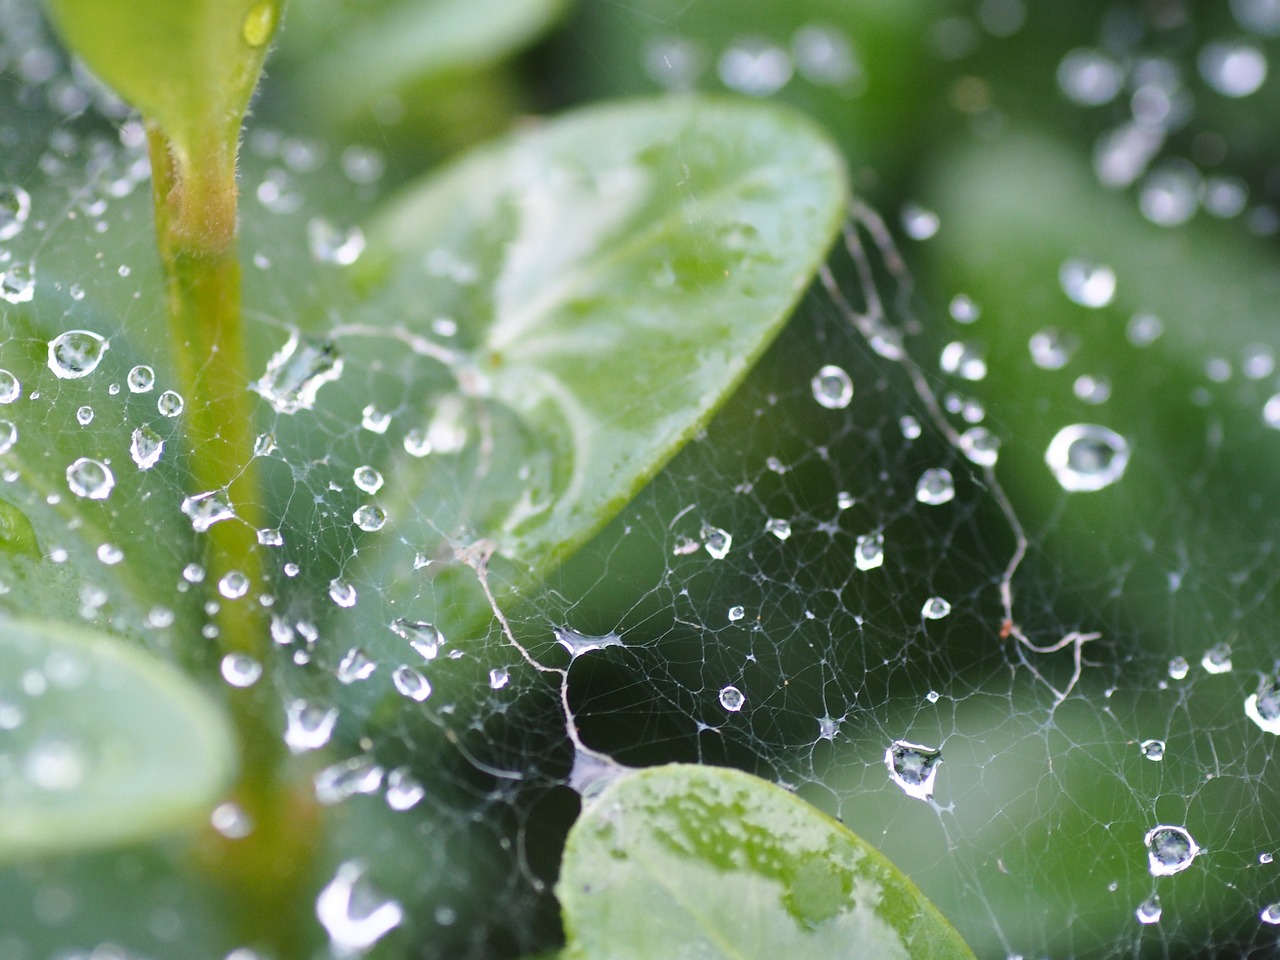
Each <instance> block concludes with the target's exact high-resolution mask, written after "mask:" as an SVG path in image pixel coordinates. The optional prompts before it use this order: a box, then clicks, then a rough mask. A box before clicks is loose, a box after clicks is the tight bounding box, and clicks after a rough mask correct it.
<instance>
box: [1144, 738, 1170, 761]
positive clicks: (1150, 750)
mask: <svg viewBox="0 0 1280 960" xmlns="http://www.w3.org/2000/svg"><path fill="white" fill-rule="evenodd" d="M1140 749H1141V750H1142V755H1143V756H1144V757H1146V758H1147V759H1148V760H1163V759H1164V741H1163V740H1143V741H1142V744H1141V747H1140Z"/></svg>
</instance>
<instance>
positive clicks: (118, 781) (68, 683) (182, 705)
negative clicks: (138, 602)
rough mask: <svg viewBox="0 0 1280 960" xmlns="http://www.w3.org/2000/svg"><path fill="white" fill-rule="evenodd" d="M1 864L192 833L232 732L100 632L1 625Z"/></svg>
mask: <svg viewBox="0 0 1280 960" xmlns="http://www.w3.org/2000/svg"><path fill="white" fill-rule="evenodd" d="M0 702H3V704H4V709H5V712H6V715H7V716H9V717H10V718H11V721H10V722H6V725H5V726H6V731H7V732H6V734H5V752H4V754H3V755H0V770H3V771H4V776H3V777H0V860H4V859H10V858H12V857H15V856H22V855H31V854H37V853H50V852H57V851H67V850H80V849H84V848H85V847H89V846H95V845H105V844H113V843H121V842H124V841H129V840H136V839H140V838H145V837H151V836H155V835H158V834H162V833H165V832H167V831H171V830H175V829H179V828H182V827H187V826H194V825H197V824H198V823H200V822H201V820H202V819H203V818H204V817H205V816H206V815H207V813H208V810H209V808H210V806H211V805H212V804H213V803H214V802H216V800H217V798H218V797H219V795H220V794H221V793H222V791H223V790H225V789H226V788H227V786H228V784H229V781H230V778H231V775H232V773H233V770H234V767H235V756H234V749H235V748H234V745H233V741H232V734H231V730H230V728H229V726H228V724H227V722H226V720H225V719H224V717H223V716H222V714H221V712H220V711H219V710H218V709H217V708H216V707H215V706H214V705H213V704H212V703H211V702H210V701H209V699H208V698H207V697H206V696H205V695H204V694H203V693H201V692H200V690H199V689H197V688H196V687H195V686H194V685H193V684H192V683H191V682H190V681H188V680H187V679H186V678H184V677H183V676H182V675H181V674H179V673H178V672H177V671H176V670H174V669H173V668H171V667H169V666H168V665H166V664H164V663H162V662H161V661H159V660H157V659H155V658H154V657H152V656H151V655H149V654H146V653H143V652H141V651H139V650H136V649H133V648H130V647H126V646H124V645H122V644H121V643H119V642H118V641H116V640H114V639H112V638H110V637H108V636H106V635H104V634H101V633H97V632H93V631H89V630H82V629H77V628H74V627H69V626H63V625H57V624H50V623H39V622H36V621H31V620H22V619H16V618H13V617H9V616H4V615H0Z"/></svg>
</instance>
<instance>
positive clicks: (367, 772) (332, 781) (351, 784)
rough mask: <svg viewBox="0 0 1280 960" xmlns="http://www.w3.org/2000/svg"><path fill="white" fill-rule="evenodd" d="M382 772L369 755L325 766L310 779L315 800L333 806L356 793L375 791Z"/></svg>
mask: <svg viewBox="0 0 1280 960" xmlns="http://www.w3.org/2000/svg"><path fill="white" fill-rule="evenodd" d="M382 773H383V771H382V767H380V766H378V765H377V764H376V763H374V762H373V760H372V759H371V758H370V757H352V758H351V759H350V760H343V761H341V762H340V763H335V764H333V765H332V766H328V767H325V768H324V769H323V770H321V771H320V772H319V773H317V774H316V775H315V777H314V779H313V780H312V784H313V785H314V787H315V792H316V800H317V801H319V802H320V803H322V804H324V805H325V806H333V805H334V804H337V803H341V802H342V801H343V800H346V799H347V798H348V797H354V796H355V795H356V794H369V793H376V792H377V790H378V788H379V787H381V786H382Z"/></svg>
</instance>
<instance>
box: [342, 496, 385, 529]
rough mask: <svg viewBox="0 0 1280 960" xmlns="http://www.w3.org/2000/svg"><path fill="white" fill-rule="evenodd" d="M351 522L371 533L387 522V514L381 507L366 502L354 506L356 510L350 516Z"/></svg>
mask: <svg viewBox="0 0 1280 960" xmlns="http://www.w3.org/2000/svg"><path fill="white" fill-rule="evenodd" d="M351 522H352V523H354V524H355V525H356V526H357V527H359V528H360V529H361V530H365V531H367V532H369V533H373V532H374V531H376V530H381V529H382V528H383V526H384V525H385V524H386V522H387V515H386V513H385V512H384V511H383V510H382V508H381V507H375V506H374V505H373V504H371V503H366V504H362V505H361V506H359V507H357V508H356V512H355V513H354V514H352V516H351Z"/></svg>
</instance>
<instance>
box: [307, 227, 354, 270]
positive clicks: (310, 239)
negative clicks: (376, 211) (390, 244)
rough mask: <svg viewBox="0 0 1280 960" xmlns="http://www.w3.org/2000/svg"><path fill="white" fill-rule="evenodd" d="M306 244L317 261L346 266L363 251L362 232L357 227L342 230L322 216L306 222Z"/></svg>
mask: <svg viewBox="0 0 1280 960" xmlns="http://www.w3.org/2000/svg"><path fill="white" fill-rule="evenodd" d="M307 246H308V248H309V249H310V250H311V256H312V257H314V258H315V259H316V261H317V262H319V263H331V264H334V265H335V266H339V267H347V266H350V265H351V264H353V263H355V262H356V261H357V260H359V259H360V254H362V253H364V233H363V232H362V231H361V230H360V228H359V227H348V228H347V229H345V230H343V229H340V228H339V227H336V226H334V225H333V224H332V223H330V222H329V221H328V220H326V219H324V217H314V218H313V219H312V220H311V221H310V222H309V223H308V224H307Z"/></svg>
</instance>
